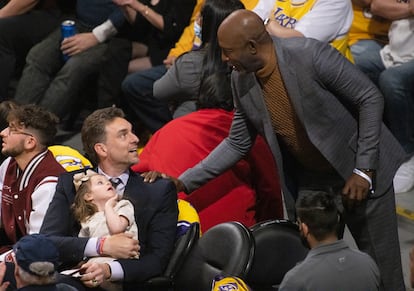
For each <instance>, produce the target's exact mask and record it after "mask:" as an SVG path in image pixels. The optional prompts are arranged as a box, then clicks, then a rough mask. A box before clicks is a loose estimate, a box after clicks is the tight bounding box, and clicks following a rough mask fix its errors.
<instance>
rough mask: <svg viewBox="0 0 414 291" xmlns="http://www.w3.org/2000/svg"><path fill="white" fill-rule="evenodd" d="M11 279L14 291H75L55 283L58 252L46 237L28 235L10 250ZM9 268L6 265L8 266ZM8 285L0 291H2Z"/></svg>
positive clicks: (0, 278)
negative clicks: (11, 261)
mask: <svg viewBox="0 0 414 291" xmlns="http://www.w3.org/2000/svg"><path fill="white" fill-rule="evenodd" d="M13 252H14V258H13V262H14V278H12V280H11V281H13V283H14V280H15V281H16V286H17V290H25V291H35V290H42V291H76V290H77V289H75V288H74V287H71V286H69V285H67V284H64V283H56V270H57V266H58V264H59V252H58V250H57V248H56V246H55V245H54V244H53V242H52V241H51V240H49V239H48V238H47V237H46V236H44V235H41V234H32V235H26V236H24V237H22V238H21V239H20V240H19V241H18V242H17V243H16V244H15V245H14V247H13ZM1 264H2V266H1V267H0V268H1V270H0V281H2V280H3V276H4V274H5V272H6V267H5V265H4V263H3V262H2V263H1ZM9 266H10V265H9ZM7 284H8V283H3V284H2V286H1V287H0V290H2V291H5V290H6V288H5V287H7Z"/></svg>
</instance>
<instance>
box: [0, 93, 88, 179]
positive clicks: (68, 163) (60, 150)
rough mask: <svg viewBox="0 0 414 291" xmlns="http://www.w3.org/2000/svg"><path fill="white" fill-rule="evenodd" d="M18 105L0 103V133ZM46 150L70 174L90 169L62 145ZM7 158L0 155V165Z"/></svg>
mask: <svg viewBox="0 0 414 291" xmlns="http://www.w3.org/2000/svg"><path fill="white" fill-rule="evenodd" d="M17 106H18V104H17V103H16V102H14V101H12V100H7V101H3V102H0V131H2V130H3V129H5V128H6V127H8V125H9V123H8V121H7V116H8V114H9V112H10V111H11V110H12V109H16V108H17ZM0 148H1V146H0ZM48 149H49V150H50V151H51V152H52V154H53V156H54V157H55V159H56V161H57V162H58V163H59V164H61V165H62V167H63V168H64V169H65V170H66V171H68V172H70V171H75V170H80V169H84V168H91V167H92V164H91V162H90V161H89V160H88V159H87V158H85V157H84V156H83V155H82V154H81V153H80V152H79V151H77V150H75V149H74V148H71V147H69V146H64V145H56V144H55V145H51V146H49V147H48ZM6 158H7V157H6V156H5V155H3V154H2V153H0V164H1V163H2V162H3V161H4V159H6Z"/></svg>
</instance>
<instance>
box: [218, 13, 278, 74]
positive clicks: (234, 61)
mask: <svg viewBox="0 0 414 291" xmlns="http://www.w3.org/2000/svg"><path fill="white" fill-rule="evenodd" d="M217 37H218V42H219V45H220V47H221V48H222V56H223V60H224V61H227V62H228V63H230V65H231V66H233V68H234V69H236V70H238V71H247V72H253V71H257V70H258V69H260V68H261V67H262V66H263V63H264V60H265V59H266V57H267V55H268V53H269V51H271V50H274V48H273V42H272V39H271V37H270V36H269V34H268V33H267V31H266V28H265V26H264V24H263V21H262V19H261V18H260V17H259V16H258V15H257V14H256V13H254V12H252V11H250V10H245V9H240V10H236V11H234V12H232V13H231V14H230V15H229V16H227V18H226V19H224V21H223V22H222V23H221V25H220V26H219V28H218V31H217Z"/></svg>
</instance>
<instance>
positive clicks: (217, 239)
mask: <svg viewBox="0 0 414 291" xmlns="http://www.w3.org/2000/svg"><path fill="white" fill-rule="evenodd" d="M253 255H254V241H253V237H252V235H251V233H250V231H249V229H247V228H246V227H245V226H244V225H242V224H241V223H238V222H225V223H221V224H218V225H216V226H214V227H212V228H210V229H209V230H208V231H207V232H206V233H204V235H203V236H202V237H201V238H200V239H199V240H198V241H197V243H196V244H195V246H194V248H193V249H192V250H191V251H190V254H189V256H188V258H187V259H186V261H185V262H184V265H183V267H182V268H181V269H180V271H179V273H178V274H177V277H176V281H175V288H174V290H180V291H190V290H197V291H210V290H211V286H212V281H213V279H214V278H215V276H216V275H218V274H224V275H232V276H238V277H241V278H244V277H245V275H246V274H247V272H248V271H249V269H250V266H251V262H252V259H253Z"/></svg>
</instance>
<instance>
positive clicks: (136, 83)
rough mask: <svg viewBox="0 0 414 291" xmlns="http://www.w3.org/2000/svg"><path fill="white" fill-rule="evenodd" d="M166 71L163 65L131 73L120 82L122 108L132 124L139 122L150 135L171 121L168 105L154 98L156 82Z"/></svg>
mask: <svg viewBox="0 0 414 291" xmlns="http://www.w3.org/2000/svg"><path fill="white" fill-rule="evenodd" d="M166 71H167V69H166V67H165V66H164V65H160V66H156V67H152V68H151V69H148V70H145V71H140V72H136V73H133V74H131V75H129V76H127V77H126V78H125V80H124V81H123V82H122V91H123V92H124V100H123V101H124V108H125V111H126V112H127V115H128V119H129V120H131V122H132V123H135V122H136V121H137V120H139V121H141V122H142V123H143V124H144V125H145V126H146V128H147V129H148V130H150V131H151V132H152V133H153V132H155V131H157V130H158V129H160V128H161V127H162V126H163V125H164V124H166V123H167V122H169V121H170V120H171V119H172V115H171V111H170V110H169V107H168V104H166V103H164V102H162V101H159V100H158V99H156V98H154V96H153V93H152V89H153V85H154V83H155V81H156V80H158V79H159V78H161V77H162V76H163V75H164V74H165V72H166Z"/></svg>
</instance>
